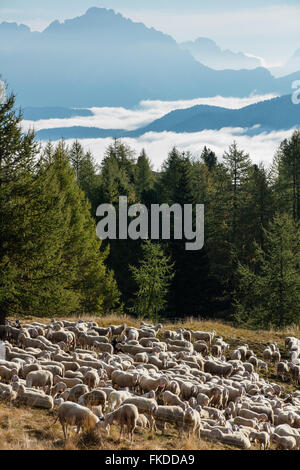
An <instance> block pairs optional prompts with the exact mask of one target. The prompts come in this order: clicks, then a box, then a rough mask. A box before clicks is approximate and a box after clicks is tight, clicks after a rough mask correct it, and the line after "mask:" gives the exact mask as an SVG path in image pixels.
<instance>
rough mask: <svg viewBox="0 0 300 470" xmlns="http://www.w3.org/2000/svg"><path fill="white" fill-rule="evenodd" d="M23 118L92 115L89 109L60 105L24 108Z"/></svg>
mask: <svg viewBox="0 0 300 470" xmlns="http://www.w3.org/2000/svg"><path fill="white" fill-rule="evenodd" d="M22 113H23V119H24V120H28V121H39V120H40V119H69V118H72V117H76V116H93V113H92V111H90V110H89V109H83V108H80V109H72V108H61V107H58V106H57V107H49V108H32V107H28V108H24V109H23V110H22Z"/></svg>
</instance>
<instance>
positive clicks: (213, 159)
mask: <svg viewBox="0 0 300 470" xmlns="http://www.w3.org/2000/svg"><path fill="white" fill-rule="evenodd" d="M201 158H202V160H203V161H204V163H205V165H206V166H207V168H208V170H209V171H212V170H213V169H214V168H215V166H216V164H217V156H216V154H215V152H213V151H212V150H211V149H209V148H207V147H206V146H205V147H204V149H203V151H202V154H201Z"/></svg>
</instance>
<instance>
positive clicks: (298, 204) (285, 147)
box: [275, 131, 300, 221]
mask: <svg viewBox="0 0 300 470" xmlns="http://www.w3.org/2000/svg"><path fill="white" fill-rule="evenodd" d="M275 164H276V166H277V180H276V182H275V190H276V192H277V199H278V202H279V208H280V209H281V210H283V211H288V212H289V213H290V214H291V215H292V216H293V218H294V220H295V221H299V220H300V131H295V132H294V133H293V135H292V137H291V138H290V139H285V140H284V141H283V142H282V143H281V145H280V148H279V151H278V153H277V156H276V161H275Z"/></svg>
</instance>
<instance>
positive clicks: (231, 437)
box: [201, 429, 251, 450]
mask: <svg viewBox="0 0 300 470" xmlns="http://www.w3.org/2000/svg"><path fill="white" fill-rule="evenodd" d="M201 436H203V431H201ZM210 436H211V437H212V438H214V439H217V440H219V441H220V442H222V443H223V444H228V445H231V446H235V447H239V448H241V449H244V450H247V449H250V448H251V442H250V440H249V439H248V438H247V437H246V436H245V435H243V434H242V433H241V432H236V433H234V434H225V433H222V431H220V429H213V430H211V433H210Z"/></svg>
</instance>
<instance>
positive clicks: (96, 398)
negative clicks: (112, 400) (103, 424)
mask: <svg viewBox="0 0 300 470" xmlns="http://www.w3.org/2000/svg"><path fill="white" fill-rule="evenodd" d="M78 404H79V405H83V406H100V407H101V409H102V412H104V411H105V410H106V394H105V392H103V390H92V391H91V392H87V393H85V394H84V395H81V396H80V397H79V399H78Z"/></svg>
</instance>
